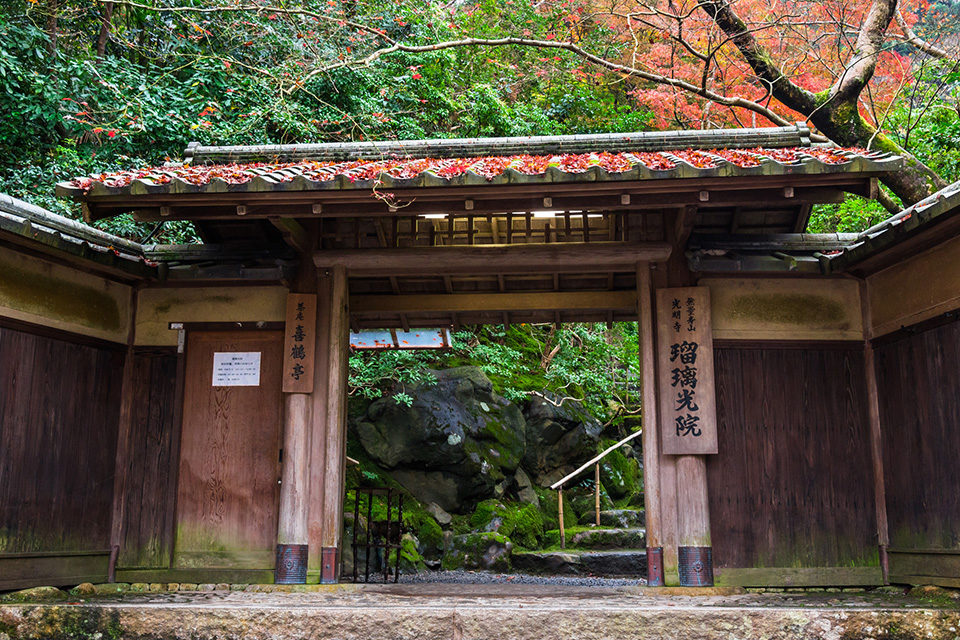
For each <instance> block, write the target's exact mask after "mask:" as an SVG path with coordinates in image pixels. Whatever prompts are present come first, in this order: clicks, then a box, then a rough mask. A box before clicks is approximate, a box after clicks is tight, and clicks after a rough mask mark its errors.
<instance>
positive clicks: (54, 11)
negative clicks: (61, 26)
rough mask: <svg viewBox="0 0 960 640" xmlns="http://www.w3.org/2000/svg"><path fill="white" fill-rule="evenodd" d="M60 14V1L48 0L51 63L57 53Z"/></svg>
mask: <svg viewBox="0 0 960 640" xmlns="http://www.w3.org/2000/svg"><path fill="white" fill-rule="evenodd" d="M59 14H60V1H59V0H47V24H46V29H45V30H46V32H47V53H48V54H50V64H51V66H52V65H53V57H54V56H55V55H56V54H57V20H58V18H59Z"/></svg>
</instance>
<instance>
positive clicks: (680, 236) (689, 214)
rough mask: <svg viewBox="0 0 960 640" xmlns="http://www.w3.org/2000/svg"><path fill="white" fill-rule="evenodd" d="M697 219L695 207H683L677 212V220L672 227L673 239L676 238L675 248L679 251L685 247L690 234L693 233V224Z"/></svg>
mask: <svg viewBox="0 0 960 640" xmlns="http://www.w3.org/2000/svg"><path fill="white" fill-rule="evenodd" d="M696 219H697V208H696V207H691V206H687V207H683V208H681V209H680V210H678V211H677V219H676V222H675V227H674V237H675V238H676V246H677V247H678V248H679V249H681V250H682V249H683V248H684V247H686V246H687V240H688V239H689V238H690V234H691V233H693V227H694V223H695V222H696Z"/></svg>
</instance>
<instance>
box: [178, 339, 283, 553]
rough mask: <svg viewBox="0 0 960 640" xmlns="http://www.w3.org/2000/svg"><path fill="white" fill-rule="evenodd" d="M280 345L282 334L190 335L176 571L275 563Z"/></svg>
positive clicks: (181, 456) (179, 489)
mask: <svg viewBox="0 0 960 640" xmlns="http://www.w3.org/2000/svg"><path fill="white" fill-rule="evenodd" d="M282 347H283V333H282V332H280V331H203V332H190V333H188V338H187V363H186V377H185V382H186V384H185V389H184V405H183V406H184V411H183V435H182V440H181V450H180V476H179V478H180V480H179V488H178V492H177V531H176V543H175V550H174V566H175V567H179V568H231V569H271V568H272V567H273V565H274V545H275V544H276V540H277V512H278V508H279V492H280V491H279V478H280V443H281V433H282V432H281V428H282V427H281V419H282V402H281V391H280V384H281V366H282V365H281V361H282V357H281V356H282Z"/></svg>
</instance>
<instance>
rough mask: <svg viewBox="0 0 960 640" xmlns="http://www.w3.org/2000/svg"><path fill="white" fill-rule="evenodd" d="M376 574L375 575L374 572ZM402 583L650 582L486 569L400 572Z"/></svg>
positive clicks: (594, 584) (589, 584) (604, 584)
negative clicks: (541, 574)
mask: <svg viewBox="0 0 960 640" xmlns="http://www.w3.org/2000/svg"><path fill="white" fill-rule="evenodd" d="M371 578H373V576H371ZM400 583H401V584H425V583H438V584H541V585H570V586H576V587H635V586H642V585H645V584H646V583H647V581H646V580H643V579H639V578H601V577H597V576H532V575H526V574H522V573H510V574H506V573H488V572H486V571H462V570H461V571H423V572H420V573H411V574H403V573H401V574H400Z"/></svg>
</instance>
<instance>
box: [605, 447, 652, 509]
mask: <svg viewBox="0 0 960 640" xmlns="http://www.w3.org/2000/svg"><path fill="white" fill-rule="evenodd" d="M611 444H614V443H613V442H611V443H609V444H607V443H606V442H604V443H601V446H604V447H606V446H610V445H611ZM600 484H602V485H603V486H604V488H606V490H607V492H608V493H609V494H610V497H611V498H613V499H618V498H626V497H628V496H631V495H635V494H637V493H639V492H642V491H643V476H642V473H641V471H640V465H639V463H638V462H637V461H636V460H635V459H634V458H628V457H627V456H625V455H624V454H623V452H622V451H620V450H619V449H615V450H613V451H611V452H610V453H609V454H607V457H605V458H604V459H603V460H601V461H600ZM604 508H609V507H604Z"/></svg>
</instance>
